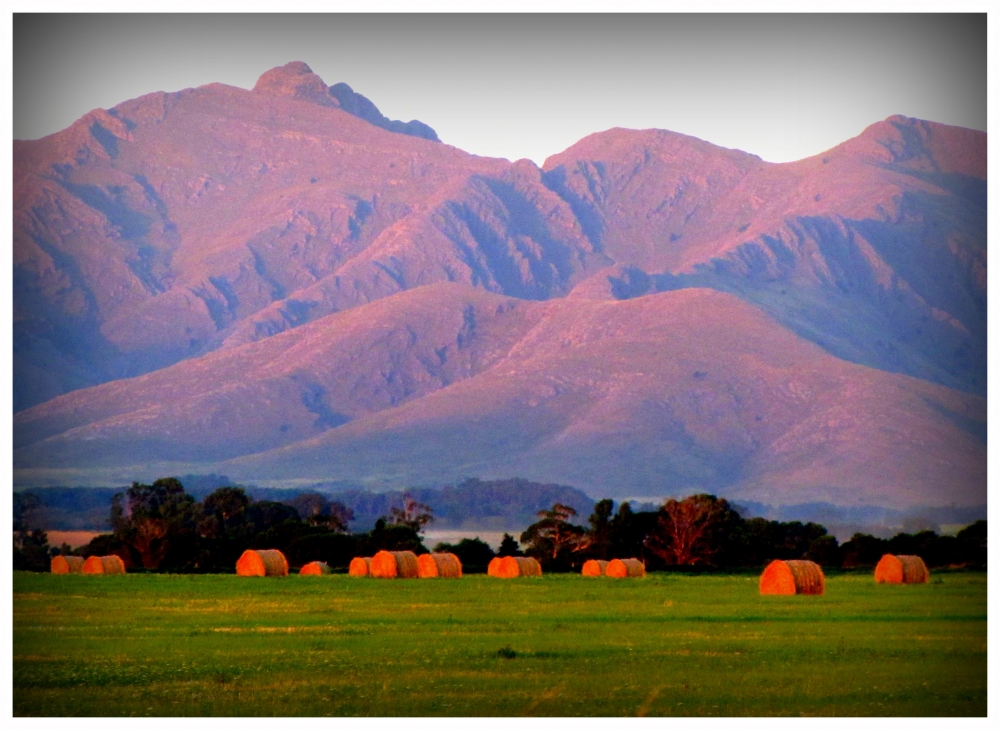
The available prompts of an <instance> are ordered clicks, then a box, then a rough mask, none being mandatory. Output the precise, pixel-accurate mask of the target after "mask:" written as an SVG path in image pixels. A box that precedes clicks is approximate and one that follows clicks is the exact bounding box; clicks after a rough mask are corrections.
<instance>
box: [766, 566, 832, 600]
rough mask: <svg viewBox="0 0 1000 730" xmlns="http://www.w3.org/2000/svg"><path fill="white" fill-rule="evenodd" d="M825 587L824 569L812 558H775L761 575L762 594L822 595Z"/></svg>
mask: <svg viewBox="0 0 1000 730" xmlns="http://www.w3.org/2000/svg"><path fill="white" fill-rule="evenodd" d="M825 588H826V579H825V578H824V577H823V569H822V568H820V567H819V566H818V565H817V564H816V563H814V562H813V561H811V560H775V561H772V562H771V564H770V565H768V566H767V567H766V568H765V569H764V572H763V573H762V574H761V576H760V592H761V594H762V595H780V596H792V595H795V594H804V595H820V594H822V593H823V590H824V589H825Z"/></svg>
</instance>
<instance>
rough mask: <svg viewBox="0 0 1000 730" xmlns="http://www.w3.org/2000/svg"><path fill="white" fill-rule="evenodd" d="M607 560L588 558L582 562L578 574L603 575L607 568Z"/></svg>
mask: <svg viewBox="0 0 1000 730" xmlns="http://www.w3.org/2000/svg"><path fill="white" fill-rule="evenodd" d="M607 567H608V561H607V560H588V561H587V562H586V563H584V564H583V570H581V571H580V575H588V576H591V577H593V576H598V575H604V572H605V571H606V570H607Z"/></svg>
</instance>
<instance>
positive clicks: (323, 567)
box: [299, 560, 330, 575]
mask: <svg viewBox="0 0 1000 730" xmlns="http://www.w3.org/2000/svg"><path fill="white" fill-rule="evenodd" d="M329 573H330V566H329V565H327V564H326V563H324V562H323V561H321V560H314V561H312V562H311V563H306V564H305V565H303V566H302V567H301V568H299V575H328V574H329Z"/></svg>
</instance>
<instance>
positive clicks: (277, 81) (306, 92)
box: [253, 61, 440, 142]
mask: <svg viewBox="0 0 1000 730" xmlns="http://www.w3.org/2000/svg"><path fill="white" fill-rule="evenodd" d="M253 90H254V91H256V92H258V93H263V94H273V95H276V96H290V97H292V98H294V99H301V100H303V101H311V102H313V103H315V104H320V105H322V106H329V107H334V108H338V109H342V110H344V111H345V112H347V113H348V114H351V115H352V116H355V117H358V118H359V119H364V120H365V121H366V122H368V123H369V124H374V125H375V126H376V127H381V128H382V129H385V130H388V131H390V132H397V133H399V134H408V135H410V136H411V137H421V138H423V139H429V140H431V141H432V142H440V140H439V139H438V136H437V132H435V131H434V130H433V129H431V128H430V127H429V126H427V125H426V124H424V123H423V122H420V121H417V120H415V119H414V120H411V121H409V122H401V121H398V120H395V119H389V118H388V117H386V116H385V115H383V114H382V112H380V111H379V110H378V107H377V106H375V104H373V103H372V101H371V100H370V99H368V98H367V97H365V96H362V95H361V94H359V93H357V92H356V91H355V90H354V89H352V88H351V87H350V86H348V85H347V84H345V83H343V82H341V83H339V84H334V85H333V86H327V85H326V83H325V82H324V81H323V79H321V78H320V77H319V76H318V75H317V74H315V73H313V70H312V69H311V68H309V65H308V64H306V63H303V62H302V61H291V62H290V63H286V64H285V65H284V66H275V67H274V68H272V69H271V70H270V71H265V72H264V73H263V74H261V76H260V78H259V79H257V83H256V84H255V85H254V87H253Z"/></svg>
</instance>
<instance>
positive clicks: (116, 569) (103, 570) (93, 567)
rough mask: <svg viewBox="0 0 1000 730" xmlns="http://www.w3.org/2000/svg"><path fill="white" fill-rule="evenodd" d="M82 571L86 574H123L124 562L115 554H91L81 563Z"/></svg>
mask: <svg viewBox="0 0 1000 730" xmlns="http://www.w3.org/2000/svg"><path fill="white" fill-rule="evenodd" d="M83 572H84V573H86V574H87V575H123V574H124V573H125V563H124V562H122V559H121V558H119V557H118V556H117V555H103V556H101V557H98V556H96V555H91V556H90V557H89V558H87V559H86V560H85V561H84V563H83Z"/></svg>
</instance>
